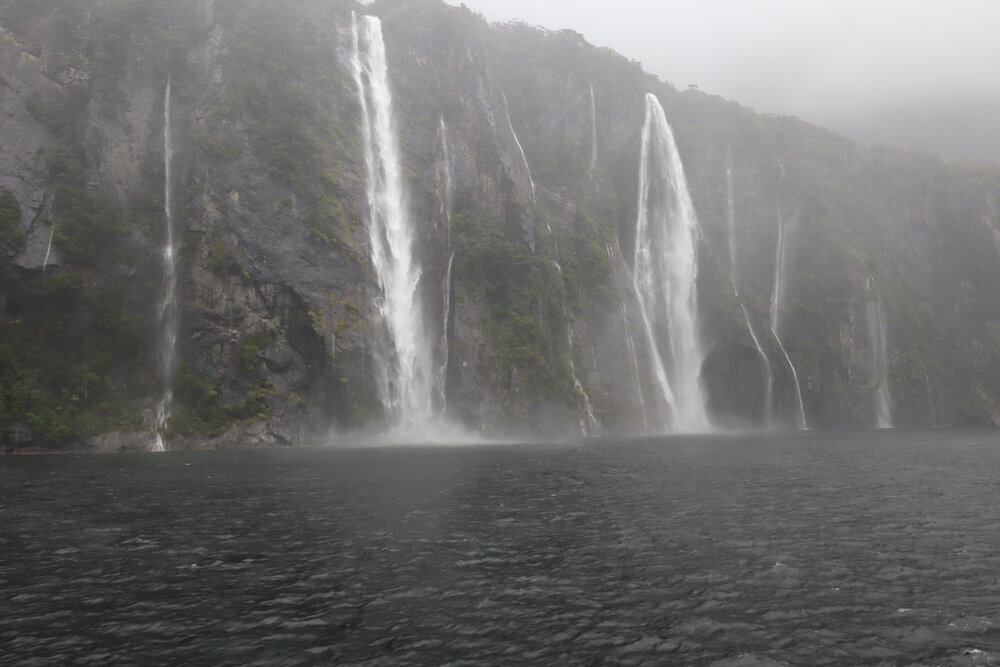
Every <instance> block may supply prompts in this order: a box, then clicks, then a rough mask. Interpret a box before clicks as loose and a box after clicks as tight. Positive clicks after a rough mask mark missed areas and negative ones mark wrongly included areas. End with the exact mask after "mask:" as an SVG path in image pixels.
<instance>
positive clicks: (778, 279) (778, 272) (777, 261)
mask: <svg viewBox="0 0 1000 667" xmlns="http://www.w3.org/2000/svg"><path fill="white" fill-rule="evenodd" d="M782 173H784V167H782ZM784 296H785V220H784V218H783V217H782V216H781V215H780V213H779V215H778V243H777V248H776V250H775V258H774V290H773V291H772V292H771V322H770V324H771V335H772V336H774V341H775V342H776V343H777V344H778V349H779V350H781V354H782V355H784V357H785V363H787V364H788V368H789V369H790V370H791V373H792V380H793V381H794V384H795V398H796V407H797V408H798V410H797V413H796V426H797V427H798V428H799V429H800V430H804V429H806V428H808V425H807V424H806V410H805V405H804V404H803V402H802V388H801V387H800V385H799V373H798V371H796V370H795V364H793V363H792V358H791V356H789V354H788V350H786V349H785V345H784V343H782V342H781V304H782V301H783V300H784ZM773 396H774V391H773V382H772V387H771V388H769V390H768V397H769V398H770V399H771V403H772V405H770V406H769V408H768V414H771V415H773V414H774V407H773Z"/></svg>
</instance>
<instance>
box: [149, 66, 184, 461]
mask: <svg viewBox="0 0 1000 667" xmlns="http://www.w3.org/2000/svg"><path fill="white" fill-rule="evenodd" d="M171 112H172V99H171V81H170V80H169V79H168V80H167V87H166V90H165V92H164V94H163V172H164V176H163V214H164V220H165V234H164V243H163V294H162V297H161V300H160V308H159V321H160V331H161V335H160V341H159V356H160V383H161V384H160V400H159V402H158V403H157V405H156V412H155V414H154V417H153V430H154V432H155V439H154V442H153V445H152V449H153V451H157V452H162V451H165V450H166V448H167V443H166V441H165V440H164V436H163V432H164V431H165V430H166V428H167V425H168V424H169V423H170V416H171V411H172V409H173V402H174V389H173V386H174V372H175V370H176V367H177V331H178V328H179V325H180V308H179V306H178V303H177V240H176V236H177V234H176V230H175V221H174V197H173V159H174V143H173V128H172V124H173V123H172V117H171Z"/></svg>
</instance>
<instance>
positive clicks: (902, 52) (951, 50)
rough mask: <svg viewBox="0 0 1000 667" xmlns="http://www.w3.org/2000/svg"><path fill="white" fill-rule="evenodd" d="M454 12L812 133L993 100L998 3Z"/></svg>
mask: <svg viewBox="0 0 1000 667" xmlns="http://www.w3.org/2000/svg"><path fill="white" fill-rule="evenodd" d="M449 2H452V4H459V0H449ZM465 4H466V5H467V6H468V7H469V8H471V9H473V10H474V11H477V12H479V13H481V14H483V15H484V16H485V17H486V18H487V19H489V20H491V21H506V20H511V19H515V18H516V19H521V20H524V21H525V22H527V23H530V24H534V25H541V26H543V27H546V28H551V29H562V28H570V29H573V30H576V31H578V32H580V33H582V34H583V35H584V37H586V38H587V40H588V41H590V42H592V43H594V44H597V45H599V46H609V47H611V48H613V49H614V50H616V51H618V52H620V53H622V54H623V55H625V56H627V57H629V58H632V59H635V60H638V61H640V62H642V63H643V65H644V66H645V68H646V69H647V70H648V71H651V72H653V73H655V74H657V75H659V76H660V77H662V78H664V79H666V80H667V81H669V82H671V83H673V84H674V85H676V86H678V87H681V88H683V87H686V86H687V85H688V84H695V85H697V86H698V87H699V88H701V89H702V90H705V91H706V92H710V93H716V94H719V95H722V96H723V97H726V98H729V99H734V100H737V101H739V102H742V103H743V104H746V105H749V106H752V107H754V108H755V109H757V110H759V111H767V112H777V113H790V114H795V115H800V116H802V117H804V118H808V119H810V120H814V121H817V122H825V121H827V120H829V119H830V118H835V117H837V116H840V115H846V116H858V115H863V114H864V113H866V111H869V110H871V111H874V110H877V109H878V108H879V107H881V106H884V105H890V104H892V103H898V102H899V101H900V100H908V99H920V98H927V97H928V96H931V95H963V96H964V95H975V96H977V97H981V96H989V97H991V98H994V99H996V98H1000V0H824V1H820V0H664V1H661V2H656V1H652V0H613V1H610V2H609V1H608V0H601V1H600V2H596V1H593V0H465Z"/></svg>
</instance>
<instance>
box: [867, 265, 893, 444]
mask: <svg viewBox="0 0 1000 667" xmlns="http://www.w3.org/2000/svg"><path fill="white" fill-rule="evenodd" d="M865 315H866V319H867V320H868V345H869V355H870V357H869V359H870V362H871V373H872V379H873V380H874V382H875V395H874V402H875V425H876V426H877V427H878V428H892V400H891V399H890V397H889V356H888V353H887V351H886V343H885V339H886V335H885V329H886V327H885V312H883V310H882V300H881V299H879V298H878V297H877V296H876V295H875V292H874V290H873V289H872V279H871V277H868V278H865Z"/></svg>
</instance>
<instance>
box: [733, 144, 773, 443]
mask: <svg viewBox="0 0 1000 667" xmlns="http://www.w3.org/2000/svg"><path fill="white" fill-rule="evenodd" d="M726 195H727V196H726V200H727V202H728V206H729V209H728V216H727V223H728V225H727V226H728V229H729V270H730V274H731V278H732V283H733V295H734V296H735V297H736V301H737V303H739V305H740V310H742V311H743V320H744V321H745V322H746V325H747V331H749V332H750V338H751V339H752V340H753V344H754V347H756V348H757V355H758V356H759V357H760V360H761V363H762V365H763V368H764V374H765V378H766V384H765V387H766V389H765V394H764V413H765V414H764V423H765V424H766V425H767V427H768V428H770V427H771V424H772V415H771V404H772V403H773V392H774V376H773V374H772V373H771V361H770V360H769V359H768V358H767V354H766V353H765V352H764V348H763V346H762V345H761V344H760V339H759V338H758V337H757V332H756V331H754V328H753V324H752V323H751V321H750V313H749V312H747V307H746V305H744V303H743V299H741V298H740V279H739V271H738V270H737V265H736V206H735V204H734V197H733V156H732V153H731V152H729V151H728V150H727V151H726Z"/></svg>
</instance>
